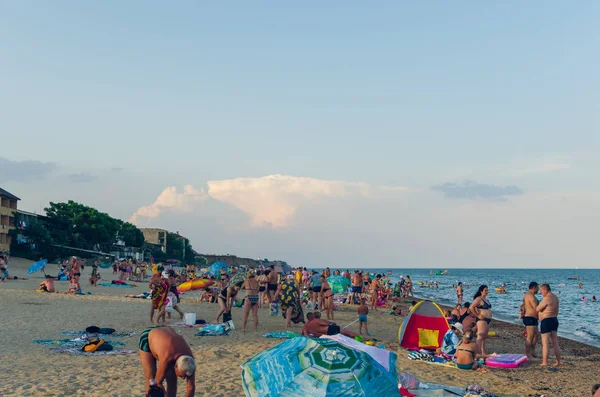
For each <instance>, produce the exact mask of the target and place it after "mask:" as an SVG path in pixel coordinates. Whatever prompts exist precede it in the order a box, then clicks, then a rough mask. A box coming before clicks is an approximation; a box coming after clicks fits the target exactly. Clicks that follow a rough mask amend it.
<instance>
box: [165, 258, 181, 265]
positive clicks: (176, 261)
mask: <svg viewBox="0 0 600 397" xmlns="http://www.w3.org/2000/svg"><path fill="white" fill-rule="evenodd" d="M165 263H168V264H169V265H176V264H178V263H179V261H178V260H177V259H167V260H166V261H165Z"/></svg>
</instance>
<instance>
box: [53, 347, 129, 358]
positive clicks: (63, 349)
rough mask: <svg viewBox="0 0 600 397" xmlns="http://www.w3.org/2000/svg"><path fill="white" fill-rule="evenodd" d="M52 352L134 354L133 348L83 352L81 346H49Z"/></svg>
mask: <svg viewBox="0 0 600 397" xmlns="http://www.w3.org/2000/svg"><path fill="white" fill-rule="evenodd" d="M50 350H51V351H53V352H54V353H61V354H69V355H71V356H119V355H121V356H122V355H127V354H136V353H137V351H135V350H128V349H113V350H110V351H95V352H89V353H88V352H83V351H81V347H53V348H50Z"/></svg>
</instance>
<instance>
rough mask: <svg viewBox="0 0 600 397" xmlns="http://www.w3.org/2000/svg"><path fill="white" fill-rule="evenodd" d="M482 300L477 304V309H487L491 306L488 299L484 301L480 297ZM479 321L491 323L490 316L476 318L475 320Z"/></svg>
mask: <svg viewBox="0 0 600 397" xmlns="http://www.w3.org/2000/svg"><path fill="white" fill-rule="evenodd" d="M481 300H482V302H483V303H482V304H481V305H479V306H477V308H478V309H483V310H489V309H491V308H492V304H491V303H490V302H488V301H486V300H485V299H481ZM479 321H485V322H486V323H488V324H489V323H491V322H492V319H491V318H483V319H481V318H480V319H478V320H477V322H479Z"/></svg>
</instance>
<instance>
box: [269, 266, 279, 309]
mask: <svg viewBox="0 0 600 397" xmlns="http://www.w3.org/2000/svg"><path fill="white" fill-rule="evenodd" d="M269 269H270V272H269V275H268V276H267V278H268V280H269V281H268V284H267V299H268V300H269V303H271V302H273V295H275V293H276V292H277V279H278V275H277V273H275V265H271V266H269Z"/></svg>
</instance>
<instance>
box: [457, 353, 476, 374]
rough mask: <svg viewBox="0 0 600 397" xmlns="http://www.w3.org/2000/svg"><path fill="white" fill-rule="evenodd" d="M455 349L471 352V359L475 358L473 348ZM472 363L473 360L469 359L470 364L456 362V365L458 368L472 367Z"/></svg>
mask: <svg viewBox="0 0 600 397" xmlns="http://www.w3.org/2000/svg"><path fill="white" fill-rule="evenodd" d="M456 350H460V351H463V352H467V353H471V357H472V358H473V359H475V352H474V351H473V350H467V349H456ZM473 363H474V361H471V364H458V363H457V364H456V367H457V368H458V369H473Z"/></svg>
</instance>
